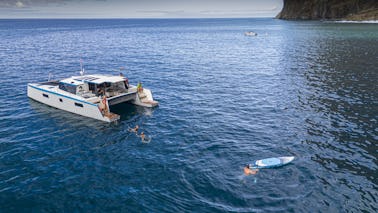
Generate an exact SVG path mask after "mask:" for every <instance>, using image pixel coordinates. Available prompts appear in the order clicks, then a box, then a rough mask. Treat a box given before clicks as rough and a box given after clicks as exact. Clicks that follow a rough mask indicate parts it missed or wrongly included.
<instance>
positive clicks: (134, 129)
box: [130, 125, 139, 134]
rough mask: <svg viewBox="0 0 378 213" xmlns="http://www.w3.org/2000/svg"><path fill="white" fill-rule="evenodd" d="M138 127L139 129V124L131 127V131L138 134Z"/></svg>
mask: <svg viewBox="0 0 378 213" xmlns="http://www.w3.org/2000/svg"><path fill="white" fill-rule="evenodd" d="M138 129H139V126H138V125H136V126H135V128H132V129H130V132H135V133H136V134H138Z"/></svg>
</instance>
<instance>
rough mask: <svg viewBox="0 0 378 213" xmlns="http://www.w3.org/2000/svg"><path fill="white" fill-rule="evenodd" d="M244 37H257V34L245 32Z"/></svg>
mask: <svg viewBox="0 0 378 213" xmlns="http://www.w3.org/2000/svg"><path fill="white" fill-rule="evenodd" d="M244 35H245V36H257V33H255V32H252V31H248V32H245V33H244Z"/></svg>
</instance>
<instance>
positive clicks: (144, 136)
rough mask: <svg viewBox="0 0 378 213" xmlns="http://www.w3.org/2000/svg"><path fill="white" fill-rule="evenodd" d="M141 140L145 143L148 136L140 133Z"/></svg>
mask: <svg viewBox="0 0 378 213" xmlns="http://www.w3.org/2000/svg"><path fill="white" fill-rule="evenodd" d="M140 138H141V139H142V141H144V139H145V138H146V135H145V134H144V132H142V133H140Z"/></svg>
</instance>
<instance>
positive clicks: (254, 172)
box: [244, 164, 259, 175]
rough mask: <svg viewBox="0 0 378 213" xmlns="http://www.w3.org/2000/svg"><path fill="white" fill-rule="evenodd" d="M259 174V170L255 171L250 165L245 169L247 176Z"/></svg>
mask: <svg viewBox="0 0 378 213" xmlns="http://www.w3.org/2000/svg"><path fill="white" fill-rule="evenodd" d="M257 172H259V169H253V168H251V167H250V166H249V164H247V165H246V166H245V167H244V174H245V175H255V174H257Z"/></svg>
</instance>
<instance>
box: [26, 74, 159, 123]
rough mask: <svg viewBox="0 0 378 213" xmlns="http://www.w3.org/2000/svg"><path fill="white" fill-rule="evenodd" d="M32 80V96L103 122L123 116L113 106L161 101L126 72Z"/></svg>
mask: <svg viewBox="0 0 378 213" xmlns="http://www.w3.org/2000/svg"><path fill="white" fill-rule="evenodd" d="M80 73H81V75H80V76H72V77H70V78H66V79H62V80H55V81H51V80H49V81H47V82H41V83H29V84H28V89H27V94H28V97H29V98H31V99H34V100H36V101H38V102H41V103H44V104H46V105H49V106H52V107H55V108H58V109H61V110H65V111H68V112H71V113H76V114H79V115H82V116H86V117H90V118H94V119H97V120H101V121H106V122H113V121H117V120H119V119H120V115H118V114H115V113H113V112H111V111H110V106H112V105H116V104H120V103H124V102H129V103H131V104H135V105H138V106H143V107H150V108H152V107H155V106H157V105H158V104H159V103H158V102H157V101H155V100H154V99H153V97H152V92H151V90H149V89H146V88H143V87H142V86H141V83H139V84H138V86H134V85H131V84H129V82H128V79H127V78H126V77H124V76H123V75H119V76H117V75H104V74H93V75H84V70H83V69H82V71H80Z"/></svg>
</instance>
